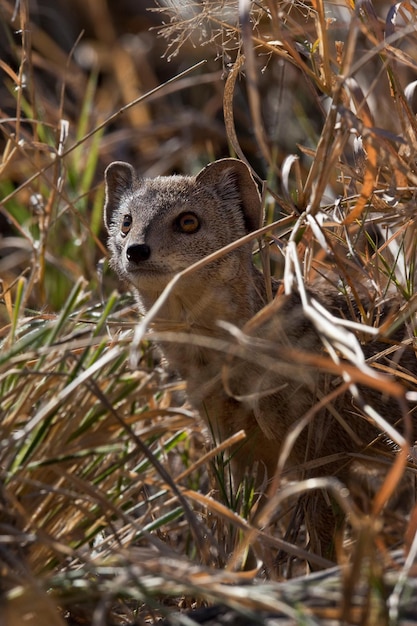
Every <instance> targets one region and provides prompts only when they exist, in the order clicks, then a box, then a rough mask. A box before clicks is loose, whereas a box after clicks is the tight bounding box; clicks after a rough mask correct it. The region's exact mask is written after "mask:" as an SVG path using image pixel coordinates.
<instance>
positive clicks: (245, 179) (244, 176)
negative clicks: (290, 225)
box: [196, 159, 263, 232]
mask: <svg viewBox="0 0 417 626" xmlns="http://www.w3.org/2000/svg"><path fill="white" fill-rule="evenodd" d="M196 181H197V182H199V183H203V184H205V185H208V186H216V185H217V186H218V185H219V184H223V187H224V191H227V189H226V186H227V185H229V186H232V187H233V191H235V192H236V191H237V193H238V194H239V198H240V202H241V205H242V210H243V215H244V219H245V225H246V229H247V231H248V232H252V231H254V230H257V229H258V228H260V227H261V226H262V220H263V214H262V204H261V197H260V194H259V191H258V187H257V185H256V183H255V181H254V179H253V177H252V174H251V173H250V170H249V168H248V166H247V165H245V163H243V161H238V159H220V160H219V161H214V162H213V163H209V165H207V166H206V167H205V168H204V169H202V170H201V172H199V174H197V176H196Z"/></svg>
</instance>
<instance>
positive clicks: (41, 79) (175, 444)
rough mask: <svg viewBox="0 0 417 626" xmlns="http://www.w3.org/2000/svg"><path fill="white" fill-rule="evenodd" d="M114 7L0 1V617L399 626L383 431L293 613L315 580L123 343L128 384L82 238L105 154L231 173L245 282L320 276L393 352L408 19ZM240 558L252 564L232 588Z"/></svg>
mask: <svg viewBox="0 0 417 626" xmlns="http://www.w3.org/2000/svg"><path fill="white" fill-rule="evenodd" d="M114 4H115V3H111V2H107V1H106V0H95V2H90V3H86V2H81V1H80V0H74V1H73V2H71V3H68V2H65V0H60V1H59V2H53V1H52V0H51V1H48V0H42V1H41V0H39V1H38V2H36V3H35V2H33V3H32V2H29V0H20V2H15V3H14V2H12V1H11V0H2V2H0V28H1V37H0V71H1V74H2V80H1V83H0V102H1V105H0V129H1V143H0V149H1V153H2V161H1V165H0V428H1V437H0V474H1V493H0V535H1V537H0V568H1V570H0V571H1V590H2V602H1V604H0V622H1V623H4V624H7V625H8V624H10V625H14V624H20V623H25V624H28V625H31V626H38V625H40V624H48V625H50V626H62V625H63V624H73V625H74V624H92V625H94V626H102V625H104V624H108V625H110V624H131V625H133V624H145V623H157V622H158V620H160V619H162V616H165V615H171V617H170V619H171V620H172V621H171V622H170V623H175V624H181V623H183V624H191V623H195V622H193V621H191V619H192V618H191V617H190V616H189V615H188V614H187V613H183V612H180V609H181V610H182V609H191V608H196V607H201V606H206V605H207V604H214V605H221V607H222V609H221V610H219V614H218V616H217V618H213V620H214V621H212V622H211V623H222V622H221V619H222V617H221V615H222V611H223V614H225V613H224V612H225V611H226V612H227V611H230V612H235V613H236V614H237V615H238V618H237V619H240V620H241V621H240V622H239V621H238V622H236V623H242V624H243V623H248V624H255V623H264V624H272V623H278V621H276V622H271V621H268V619H272V618H271V617H270V616H271V615H280V616H281V617H282V620H284V616H285V619H286V620H287V621H285V622H284V621H282V622H281V621H280V622H279V623H286V624H298V623H300V624H301V623H303V624H304V623H309V624H319V623H323V624H324V623H329V624H330V623H349V624H377V623H378V624H388V623H390V624H397V623H401V620H402V619H404V620H405V619H408V618H410V619H411V617H412V616H413V615H414V618H413V619H414V620H415V606H412V607H411V608H410V605H409V604H407V602H406V600H405V599H404V605H403V598H406V597H407V593H408V590H409V589H412V588H413V585H414V583H415V571H414V570H413V567H412V566H413V562H414V560H415V552H416V547H417V542H416V539H415V536H416V524H417V516H416V512H415V510H414V511H410V510H406V511H403V510H401V509H399V510H398V511H396V513H395V514H394V515H393V516H392V517H391V518H390V519H389V520H388V521H387V519H386V518H384V517H383V516H382V512H383V511H384V509H385V505H386V503H387V501H388V499H389V497H390V495H391V494H392V493H393V492H395V491H396V490H397V489H399V485H400V481H401V476H402V475H403V473H404V472H405V470H406V467H407V466H408V470H409V472H410V474H411V476H412V475H413V471H414V472H415V465H414V464H413V462H412V460H411V458H410V454H409V453H410V449H409V446H410V444H411V443H412V441H407V440H406V437H404V436H403V435H401V434H400V433H396V432H393V433H391V434H392V435H393V439H394V441H395V442H396V443H397V444H398V453H397V454H395V455H393V459H392V462H391V466H390V467H389V468H388V469H387V478H386V480H385V481H384V482H383V485H382V486H381V489H380V490H379V491H378V492H377V494H376V495H375V497H374V500H373V501H372V502H370V503H369V507H368V510H367V513H366V514H362V515H360V514H357V512H356V510H354V508H353V505H351V503H350V499H349V498H348V497H346V498H342V506H345V507H346V511H347V513H348V514H350V517H351V530H350V538H351V539H352V542H351V545H350V546H348V547H346V545H342V540H341V539H340V542H339V543H340V545H339V548H338V551H337V553H338V564H339V565H340V566H342V568H343V569H342V571H343V574H340V571H339V570H337V572H338V573H335V572H334V571H333V570H332V572H331V578H327V579H326V578H324V576H325V575H326V574H314V575H313V576H312V577H311V581H312V582H313V583H314V585H318V587H317V588H318V589H319V590H320V591H318V592H317V593H318V595H317V594H316V595H314V593H312V594H311V593H310V592H307V591H306V586H305V585H304V583H303V585H301V587H300V586H298V587H295V586H294V587H292V586H291V580H288V581H286V582H285V583H283V582H282V580H283V579H291V578H292V577H293V576H297V575H300V574H302V573H306V572H307V571H309V568H310V566H311V565H313V566H315V567H326V566H329V565H332V564H331V563H328V562H327V561H326V560H325V559H324V558H323V557H322V556H321V555H312V554H311V553H309V552H308V540H307V538H306V536H305V529H300V537H301V539H300V540H298V541H297V542H295V541H294V542H293V541H292V540H290V539H289V538H288V537H286V536H285V530H286V528H285V524H286V520H287V519H288V518H287V517H285V515H284V516H283V518H282V519H281V518H280V517H279V514H278V513H277V509H276V508H274V510H270V511H269V513H268V516H267V517H266V518H265V516H264V517H263V518H262V524H260V523H258V520H257V518H256V517H255V514H254V513H255V512H256V506H257V495H256V494H255V493H253V489H252V485H251V484H250V482H248V484H245V485H243V486H242V491H241V493H239V494H234V493H230V489H229V483H228V481H229V474H228V458H227V450H226V447H227V446H226V445H224V444H219V445H218V446H217V447H216V448H215V449H213V450H207V449H206V447H205V436H204V433H202V431H201V425H200V424H199V423H198V421H196V419H195V416H194V415H193V413H192V411H191V410H190V408H189V407H188V406H187V405H186V404H183V400H182V394H181V389H178V385H175V384H174V383H172V381H170V380H169V378H167V377H166V375H165V374H164V372H163V371H162V369H161V368H160V367H159V365H158V364H155V363H154V362H153V359H152V354H151V351H150V349H149V348H150V344H149V338H148V337H145V339H144V341H142V343H141V344H140V363H139V367H138V369H136V370H132V369H131V368H130V367H129V346H130V343H131V339H132V333H133V331H134V326H135V323H136V321H137V320H136V313H135V310H134V305H133V301H132V298H131V296H130V294H129V293H120V292H119V289H120V285H118V284H117V282H116V280H115V277H114V276H113V275H112V273H111V272H110V271H109V270H108V269H107V263H106V257H107V252H106V245H105V235H104V229H103V225H102V207H103V202H104V190H103V171H104V169H105V167H106V165H107V164H108V163H109V162H110V161H112V160H120V159H122V160H126V161H129V162H131V163H132V164H133V165H134V166H135V167H136V168H137V169H138V171H139V173H140V174H141V175H144V176H154V175H159V174H170V173H173V172H178V173H195V172H197V171H199V170H200V169H201V167H202V166H204V165H205V164H206V163H207V162H209V161H210V160H213V159H214V158H221V157H225V156H229V155H230V154H232V155H237V156H238V157H239V158H240V159H242V160H244V161H245V162H247V163H248V164H249V165H250V166H251V168H252V170H253V172H254V174H255V175H256V176H257V179H258V181H259V183H260V185H261V188H262V191H263V198H264V203H265V216H266V222H265V223H266V224H267V225H270V227H268V228H265V229H264V231H263V234H262V238H261V239H260V240H262V241H263V243H264V244H268V245H264V247H263V253H262V254H263V255H264V256H266V257H267V261H269V263H267V266H268V268H269V267H270V268H271V272H272V273H273V274H274V275H275V276H277V277H280V278H282V277H283V278H284V280H285V281H287V284H288V283H292V282H297V284H298V286H299V287H300V286H301V285H302V284H304V283H305V282H306V283H308V282H309V281H311V280H312V279H313V278H314V277H315V276H317V275H319V274H329V273H330V275H331V276H332V277H333V278H332V280H333V281H334V283H335V284H336V285H337V286H338V288H339V289H340V290H342V291H343V290H346V291H347V290H349V291H350V293H352V294H353V299H354V301H355V302H356V305H357V308H358V311H359V313H360V316H359V317H360V320H357V321H360V322H361V324H363V325H368V326H375V327H378V326H381V324H380V320H379V319H378V317H377V315H376V311H377V309H378V303H379V302H381V301H383V300H384V298H385V297H386V296H387V294H390V297H392V298H393V301H394V302H395V307H394V308H393V309H392V311H390V314H389V316H388V319H386V320H385V321H384V323H383V328H382V330H383V332H384V334H385V335H387V336H389V335H390V334H391V333H392V332H394V331H395V329H396V328H398V327H399V326H400V325H401V324H404V323H406V324H408V327H409V328H411V338H410V339H409V342H408V346H409V347H410V346H411V348H412V347H413V335H414V337H415V310H416V306H417V305H416V303H417V300H416V272H415V264H416V246H417V233H416V215H417V212H416V191H417V161H416V154H417V119H416V111H417V108H416V94H415V92H416V86H417V80H416V71H417V40H416V27H417V24H416V7H415V4H414V3H413V2H407V1H403V2H398V3H396V4H392V5H390V4H388V3H387V4H383V3H377V2H374V3H372V2H371V1H370V0H367V1H360V2H356V3H353V2H351V1H350V0H339V1H338V2H334V3H331V2H327V1H325V0H312V2H310V3H303V2H301V1H300V0H288V1H285V0H282V1H279V2H275V1H274V0H260V1H259V2H249V0H241V1H240V2H239V3H236V2H235V1H233V0H223V1H222V0H200V1H199V2H194V1H192V0H187V1H185V0H184V2H182V1H177V0H165V1H164V2H160V3H159V5H154V4H151V0H149V3H137V4H138V5H141V6H139V7H136V8H135V7H134V6H133V5H134V4H135V3H129V2H127V1H126V0H119V2H118V3H117V7H116V6H113V5H114ZM143 4H147V5H148V6H142V5H143ZM257 255H258V258H259V259H260V257H261V256H262V255H261V253H260V252H259V250H258V252H257ZM259 262H260V261H259ZM264 262H265V258H264ZM364 293H365V294H366V299H367V301H368V302H370V303H371V305H370V306H369V308H364V306H363V304H362V303H363V294H364ZM358 328H359V330H358ZM358 328H356V327H355V329H354V330H355V331H357V332H358V333H359V335H360V333H361V328H360V325H359V324H358ZM396 348H398V346H396ZM414 349H415V338H414ZM345 356H346V355H345ZM353 366H355V364H353ZM343 372H344V370H343V368H342V367H341V368H340V370H339V373H340V375H341V376H343ZM382 374H383V375H384V376H386V378H383V379H382V380H383V384H384V385H386V393H387V394H390V393H392V394H394V395H395V394H397V395H398V398H399V400H400V402H403V401H405V400H408V401H410V403H411V404H412V403H415V402H416V399H417V398H416V391H417V389H416V384H417V381H416V379H415V378H414V377H413V376H411V375H406V374H404V382H405V383H406V385H407V386H406V387H404V388H403V387H401V389H400V390H399V388H398V387H397V386H396V384H395V383H393V382H392V378H391V377H390V371H389V370H388V371H384V372H382ZM325 486H326V487H328V488H329V489H330V490H331V489H335V490H336V491H338V492H340V493H342V494H344V493H345V492H344V491H343V489H342V491H340V489H339V487H340V485H336V486H335V483H334V481H332V479H331V478H329V480H328V481H327V482H326V484H325ZM306 488H307V487H306ZM290 495H293V492H291V485H290V486H289V490H288V491H287V492H285V491H283V492H282V495H281V496H280V497H281V500H285V499H286V498H287V497H289V496H290ZM277 504H278V503H277ZM284 509H285V507H284ZM303 533H304V535H303ZM255 542H259V543H260V544H262V546H263V547H264V551H265V552H267V553H269V554H270V555H271V556H270V561H269V562H267V561H266V562H265V563H263V564H262V565H261V566H260V567H259V568H258V569H253V570H245V569H244V568H242V567H241V564H242V563H243V562H244V558H242V554H244V553H245V552H246V551H247V549H248V548H249V546H250V545H251V544H253V543H255ZM345 543H346V542H345ZM394 549H396V550H397V552H393V550H394ZM348 563H349V564H350V565H348ZM414 568H415V564H414ZM320 577H322V578H320ZM319 580H322V581H326V580H327V587H326V582H324V583H323V582H322V583H320V584H319V583H318V582H317V581H319ZM335 581H336V582H335ZM249 583H252V584H249ZM306 585H307V583H306ZM414 586H415V585H414ZM300 589H302V592H301V591H300ZM335 589H336V590H335ZM327 591H328V593H327ZM330 596H331V597H330ZM413 611H414V613H413ZM196 615H197V613H196ZM268 616H269V617H268ZM410 616H411V617H410ZM229 617H230V616H229ZM195 619H197V617H196V618H195ZM216 619H217V621H216ZM277 619H278V618H277ZM243 620H247V621H243ZM327 620H328V621H327ZM229 623H230V622H229ZM408 623H410V622H408Z"/></svg>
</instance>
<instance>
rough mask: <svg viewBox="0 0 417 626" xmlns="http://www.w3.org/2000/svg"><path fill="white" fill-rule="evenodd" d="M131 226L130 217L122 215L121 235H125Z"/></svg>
mask: <svg viewBox="0 0 417 626" xmlns="http://www.w3.org/2000/svg"><path fill="white" fill-rule="evenodd" d="M131 226H132V216H131V215H123V220H122V226H121V228H120V230H121V232H122V235H127V233H128V232H129V230H130V227H131Z"/></svg>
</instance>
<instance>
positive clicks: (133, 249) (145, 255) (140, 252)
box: [126, 243, 151, 263]
mask: <svg viewBox="0 0 417 626" xmlns="http://www.w3.org/2000/svg"><path fill="white" fill-rule="evenodd" d="M126 256H127V258H128V260H129V261H132V263H140V262H141V261H146V260H147V259H149V257H150V256H151V249H150V247H149V246H147V245H146V243H135V244H134V245H133V246H129V247H128V249H127V250H126Z"/></svg>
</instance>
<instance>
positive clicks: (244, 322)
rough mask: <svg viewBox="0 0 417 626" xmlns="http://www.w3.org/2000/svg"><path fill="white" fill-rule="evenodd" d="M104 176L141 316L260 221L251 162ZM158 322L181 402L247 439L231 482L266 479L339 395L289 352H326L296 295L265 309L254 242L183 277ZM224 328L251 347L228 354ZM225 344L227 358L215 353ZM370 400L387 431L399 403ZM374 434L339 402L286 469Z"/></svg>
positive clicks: (113, 230)
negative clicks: (166, 334) (183, 172)
mask: <svg viewBox="0 0 417 626" xmlns="http://www.w3.org/2000/svg"><path fill="white" fill-rule="evenodd" d="M105 178H106V202H105V211H104V214H105V224H106V227H107V230H108V233H109V240H108V245H109V248H110V252H111V265H112V267H113V268H114V269H115V270H116V272H117V273H118V275H119V276H120V278H121V279H122V280H124V281H126V282H127V283H128V284H129V285H130V286H131V287H132V288H133V290H134V292H135V294H136V297H137V302H138V307H139V310H140V312H141V313H142V314H146V313H147V312H148V311H149V309H150V307H151V306H152V305H153V304H154V303H155V301H156V300H157V298H158V297H159V296H160V295H161V293H162V292H163V291H164V289H165V287H166V286H167V284H168V283H169V281H170V280H171V279H172V278H173V277H174V276H175V275H176V274H177V273H178V272H180V271H182V270H184V269H186V268H187V267H189V266H190V265H191V264H193V263H195V262H196V261H199V260H200V259H202V258H204V257H205V256H207V255H208V254H210V253H213V252H215V251H217V250H219V249H221V248H222V247H224V246H226V245H228V244H230V243H231V242H234V241H236V240H237V239H239V238H241V237H243V236H245V235H246V234H248V233H250V232H252V231H255V230H256V229H258V228H259V227H260V225H261V221H262V210H261V201H260V196H259V192H258V188H257V186H256V184H255V182H254V180H253V178H252V176H251V174H250V171H249V169H248V168H247V166H246V165H245V164H244V163H242V162H240V161H238V160H235V159H223V160H220V161H216V162H214V163H212V164H210V165H208V166H207V167H206V168H204V169H203V170H202V171H201V172H200V173H199V174H197V175H196V176H166V177H158V178H155V179H144V180H141V179H139V178H138V177H137V176H136V174H135V172H134V170H133V168H132V167H131V166H130V165H129V164H127V163H122V162H114V163H111V164H110V165H109V166H108V168H107V170H106V174H105ZM313 289H314V288H313ZM273 291H274V292H275V291H276V287H274V288H273ZM314 295H316V296H317V297H318V299H319V300H321V302H322V303H323V304H324V305H325V306H326V307H327V308H328V309H329V310H331V311H332V312H333V313H335V314H340V311H341V309H343V306H344V308H345V309H346V303H345V304H344V305H343V302H342V301H343V298H341V297H339V296H338V295H337V294H335V293H333V294H331V293H330V294H329V293H328V290H326V289H324V288H321V292H320V293H318V294H314ZM265 307H266V308H265ZM260 312H261V313H260ZM265 312H267V314H266V313H265ZM254 316H257V317H254ZM158 320H159V321H160V322H164V323H165V324H166V323H168V324H169V326H168V327H169V328H170V329H171V330H174V331H175V330H177V331H180V332H181V333H182V337H183V338H184V334H185V336H186V339H187V340H186V341H184V340H182V341H181V342H175V341H169V342H168V341H166V342H164V341H161V342H160V348H161V351H162V352H163V354H164V355H165V357H166V360H167V362H168V366H169V368H170V369H171V370H173V371H175V372H176V373H177V374H178V375H179V376H180V377H181V378H182V379H183V380H184V381H185V382H186V388H187V396H188V399H189V401H190V402H191V404H192V405H193V406H194V407H195V408H196V409H197V410H198V412H199V414H200V416H201V418H202V419H203V420H204V421H205V422H206V423H207V424H208V426H209V430H210V432H211V433H212V436H213V437H214V439H215V440H217V441H219V440H220V441H222V440H225V439H226V438H227V437H229V436H231V435H233V434H234V433H236V432H237V431H239V430H241V429H243V430H245V432H246V440H245V442H244V443H243V444H238V446H237V448H236V449H235V450H233V461H232V462H233V473H234V477H235V481H236V483H238V482H239V480H241V479H242V477H243V476H244V474H245V473H246V472H247V471H248V470H250V469H253V468H254V467H255V466H257V467H258V472H259V475H260V476H261V475H265V474H266V477H267V478H268V479H269V480H270V479H271V478H272V477H273V476H274V473H275V471H276V467H277V462H278V458H279V456H280V453H281V449H282V445H283V442H284V441H285V438H286V436H287V435H288V432H289V431H290V429H291V428H292V427H293V426H294V424H296V423H297V422H298V421H299V420H300V419H301V418H302V417H303V416H304V415H305V414H306V413H307V412H308V411H309V410H310V409H311V408H312V406H313V405H314V404H315V402H317V399H318V398H322V397H323V395H325V394H326V393H328V392H331V391H332V390H334V386H333V387H332V386H330V387H329V386H327V388H326V385H328V382H326V381H327V378H326V377H325V376H324V375H323V374H320V372H319V369H318V368H317V367H316V366H314V364H313V366H311V367H308V366H307V365H306V364H303V362H302V360H299V359H294V358H293V357H292V356H291V354H292V355H294V351H296V353H297V354H300V353H304V354H308V355H313V357H314V355H321V354H322V353H323V343H322V341H321V339H320V336H319V333H318V332H317V330H316V328H315V327H314V324H313V323H312V322H311V321H310V320H309V319H308V318H307V316H306V315H305V313H304V310H303V307H302V304H301V300H300V297H299V295H298V294H296V293H294V294H292V295H282V296H277V298H276V300H275V301H274V302H273V303H272V304H268V298H267V289H266V285H265V278H264V276H263V274H262V273H261V272H260V271H259V270H258V269H257V268H256V267H255V265H254V263H253V259H252V243H245V244H244V245H241V246H240V247H237V248H235V249H234V250H233V251H231V252H228V253H227V254H225V255H223V256H220V257H219V258H217V259H215V260H214V261H212V262H210V263H209V264H206V265H204V266H203V267H201V268H200V269H198V270H197V271H195V272H191V273H189V274H187V276H186V277H184V279H183V280H180V281H179V282H178V283H177V284H176V285H175V288H174V289H173V291H172V293H171V294H170V295H169V297H168V298H167V300H166V301H165V303H164V304H163V306H162V307H161V308H160V310H159V312H158ZM254 320H255V321H254ZM220 322H222V323H223V324H221V323H220ZM225 322H226V323H228V324H230V325H232V328H237V329H239V330H243V331H244V333H245V334H244V337H249V338H250V340H249V341H248V342H247V349H246V351H245V350H244V349H242V346H243V347H244V344H245V342H244V341H243V344H242V342H241V344H240V348H239V349H233V345H235V347H236V345H238V344H236V342H234V340H233V339H232V337H231V334H230V332H229V328H227V327H225V325H224V323H225ZM165 327H166V326H165ZM214 341H215V342H220V343H216V344H214V343H212V342H214ZM228 344H229V345H231V346H232V348H231V349H230V350H226V351H225V350H223V349H219V346H222V345H224V346H227V345H228ZM291 351H292V352H291ZM372 351H374V352H376V351H378V347H375V348H373V349H372V348H371V352H372ZM412 359H414V361H415V357H414V353H413V354H412V355H411V360H412ZM339 383H340V381H339ZM370 394H371V397H372V398H373V399H375V398H376V394H375V393H373V392H370ZM376 402H377V403H379V408H381V407H382V409H383V410H384V408H385V405H386V403H388V406H389V411H388V412H389V419H390V421H391V422H392V423H393V422H395V420H396V419H397V418H400V416H401V414H400V412H399V409H398V405H396V403H395V402H394V403H393V402H391V401H390V400H389V399H386V398H385V399H383V398H382V399H381V398H380V394H379V397H378V399H377V400H376ZM378 435H379V432H378V430H377V429H376V428H375V427H374V426H373V425H372V424H370V422H369V420H367V419H366V418H365V417H364V416H363V414H362V413H361V411H360V410H359V408H358V407H357V406H355V404H354V402H353V400H352V398H351V396H350V395H349V394H343V396H340V397H338V396H337V394H336V395H335V400H334V403H333V404H332V405H331V406H330V404H329V405H328V406H327V407H326V406H325V407H324V408H322V409H321V410H320V411H317V412H316V414H315V415H314V417H313V419H312V420H311V421H310V423H309V425H308V427H307V428H305V429H304V430H303V431H302V432H301V434H300V436H298V437H297V439H296V441H295V443H294V445H293V446H292V450H291V453H290V455H289V459H288V463H289V464H290V465H291V466H292V467H295V468H296V467H303V466H304V467H305V464H306V462H308V461H311V460H312V459H317V458H320V457H326V458H329V457H331V458H333V456H332V455H339V458H340V453H347V454H348V453H350V452H354V451H359V450H362V449H365V448H366V446H367V445H368V444H369V443H370V442H371V441H372V440H373V439H374V438H375V437H378ZM342 457H343V455H342ZM346 465H347V457H343V461H342V462H340V461H339V462H338V463H335V461H334V459H333V464H327V465H323V467H321V468H319V469H317V468H316V470H314V472H313V475H318V474H320V473H321V474H326V473H327V472H329V473H337V474H338V475H342V476H345V475H346V472H345V469H344V468H345V467H346Z"/></svg>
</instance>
